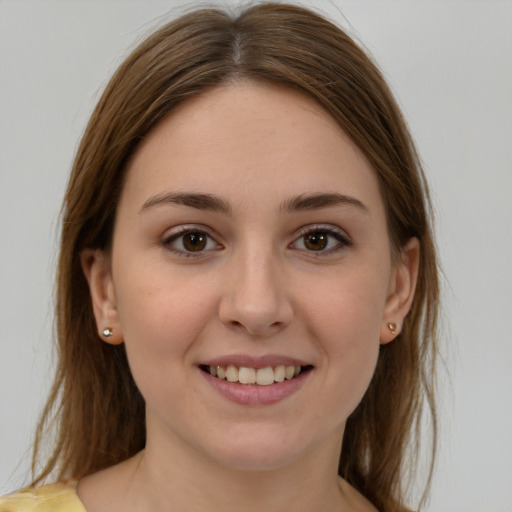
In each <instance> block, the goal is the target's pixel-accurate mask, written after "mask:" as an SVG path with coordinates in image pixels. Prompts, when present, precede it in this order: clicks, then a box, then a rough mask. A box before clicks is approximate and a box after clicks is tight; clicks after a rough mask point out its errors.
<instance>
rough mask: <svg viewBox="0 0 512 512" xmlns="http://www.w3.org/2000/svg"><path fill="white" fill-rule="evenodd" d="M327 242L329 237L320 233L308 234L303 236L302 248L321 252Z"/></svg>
mask: <svg viewBox="0 0 512 512" xmlns="http://www.w3.org/2000/svg"><path fill="white" fill-rule="evenodd" d="M328 242H329V235H328V234H327V233H322V232H321V231H317V232H314V233H308V234H307V235H305V236H304V246H305V247H306V249H308V250H309V251H322V250H323V249H325V248H326V247H327V243H328Z"/></svg>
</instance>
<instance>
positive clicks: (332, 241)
mask: <svg viewBox="0 0 512 512" xmlns="http://www.w3.org/2000/svg"><path fill="white" fill-rule="evenodd" d="M351 246H352V242H351V241H350V239H349V238H348V236H347V235H346V234H345V233H344V232H343V231H341V229H340V230H338V229H331V228H328V227H326V228H324V227H319V228H315V227H312V228H309V229H308V228H307V227H305V228H304V230H303V231H302V235H301V236H299V238H297V239H296V240H295V242H293V244H292V245H291V247H292V248H294V249H299V250H301V251H306V252H317V253H319V255H321V254H322V255H325V256H328V255H332V254H336V253H337V252H338V251H341V250H342V249H346V248H348V247H351Z"/></svg>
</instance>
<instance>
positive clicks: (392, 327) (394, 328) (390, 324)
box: [388, 322, 397, 336]
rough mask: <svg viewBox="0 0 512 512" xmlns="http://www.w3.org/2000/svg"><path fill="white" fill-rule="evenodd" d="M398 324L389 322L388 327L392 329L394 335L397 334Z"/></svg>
mask: <svg viewBox="0 0 512 512" xmlns="http://www.w3.org/2000/svg"><path fill="white" fill-rule="evenodd" d="M396 328H397V326H396V324H395V322H389V324H388V329H389V330H390V331H391V334H392V335H393V336H394V335H395V334H396Z"/></svg>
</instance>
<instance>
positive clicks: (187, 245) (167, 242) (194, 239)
mask: <svg viewBox="0 0 512 512" xmlns="http://www.w3.org/2000/svg"><path fill="white" fill-rule="evenodd" d="M162 243H163V245H164V246H165V247H166V248H167V249H169V250H171V251H172V252H174V253H176V254H178V255H179V256H192V255H193V254H194V253H195V254H197V255H198V256H199V255H200V254H201V253H206V252H208V251H215V250H219V249H222V246H221V245H219V244H218V243H217V242H216V241H215V240H214V239H213V238H212V237H211V236H210V235H208V233H206V232H204V231H200V230H196V229H184V230H183V231H180V232H179V233H175V234H173V235H171V236H169V237H167V238H165V239H164V240H163V241H162Z"/></svg>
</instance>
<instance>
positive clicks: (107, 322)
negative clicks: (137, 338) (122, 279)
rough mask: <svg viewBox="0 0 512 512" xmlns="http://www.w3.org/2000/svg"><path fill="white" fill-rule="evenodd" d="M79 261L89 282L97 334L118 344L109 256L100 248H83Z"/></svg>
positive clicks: (120, 336)
mask: <svg viewBox="0 0 512 512" xmlns="http://www.w3.org/2000/svg"><path fill="white" fill-rule="evenodd" d="M80 262H81V264H82V270H83V272H84V275H85V278H86V279H87V282H88V283H89V290H90V292H91V300H92V309H93V313H94V318H95V319H96V327H97V329H98V333H99V336H100V337H101V338H102V339H103V340H104V341H106V342H107V343H110V344H112V345H119V344H120V343H122V342H123V334H122V332H121V324H120V322H119V315H118V312H117V307H116V296H115V290H114V283H113V281H112V273H111V269H110V258H109V257H108V256H107V255H106V254H105V252H104V251H102V250H100V249H85V250H84V251H82V253H81V254H80Z"/></svg>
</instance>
